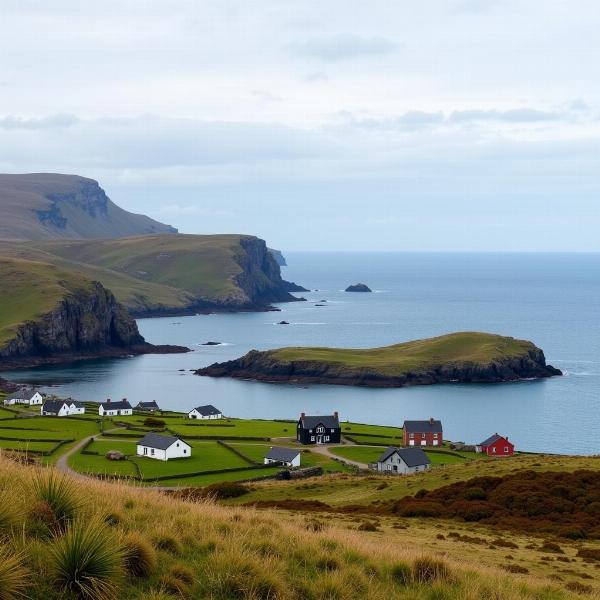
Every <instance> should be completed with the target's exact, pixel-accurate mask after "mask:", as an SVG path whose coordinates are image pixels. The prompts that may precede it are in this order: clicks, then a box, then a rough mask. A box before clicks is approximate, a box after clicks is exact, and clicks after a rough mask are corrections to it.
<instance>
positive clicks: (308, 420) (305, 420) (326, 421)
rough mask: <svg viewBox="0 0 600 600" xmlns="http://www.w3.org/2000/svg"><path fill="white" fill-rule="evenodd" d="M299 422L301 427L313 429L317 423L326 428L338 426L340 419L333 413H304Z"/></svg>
mask: <svg viewBox="0 0 600 600" xmlns="http://www.w3.org/2000/svg"><path fill="white" fill-rule="evenodd" d="M300 423H301V424H302V428H303V429H315V427H317V426H318V425H323V427H326V428H327V429H339V428H340V420H339V419H338V418H337V417H336V416H335V415H304V416H303V417H300Z"/></svg>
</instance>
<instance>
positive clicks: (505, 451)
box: [504, 446, 508, 454]
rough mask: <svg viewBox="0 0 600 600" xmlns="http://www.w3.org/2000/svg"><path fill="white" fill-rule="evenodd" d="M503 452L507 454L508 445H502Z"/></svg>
mask: <svg viewBox="0 0 600 600" xmlns="http://www.w3.org/2000/svg"><path fill="white" fill-rule="evenodd" d="M504 454H508V446H504Z"/></svg>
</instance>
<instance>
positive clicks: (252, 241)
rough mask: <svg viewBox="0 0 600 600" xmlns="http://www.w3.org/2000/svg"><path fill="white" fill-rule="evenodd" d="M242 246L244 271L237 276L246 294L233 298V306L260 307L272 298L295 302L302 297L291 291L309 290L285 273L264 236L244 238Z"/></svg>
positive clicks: (244, 307) (237, 259) (241, 256)
mask: <svg viewBox="0 0 600 600" xmlns="http://www.w3.org/2000/svg"><path fill="white" fill-rule="evenodd" d="M240 246H241V249H242V250H243V252H240V253H239V254H238V256H237V258H236V261H237V263H238V264H239V265H240V267H241V269H242V272H241V273H240V274H239V275H237V276H236V277H235V282H236V284H237V286H238V287H239V289H240V290H241V291H242V292H243V294H242V295H241V296H240V297H233V298H232V300H233V302H232V308H237V309H256V308H265V307H267V306H268V305H269V304H270V303H272V302H295V301H297V300H299V298H296V297H295V296H292V295H291V294H290V292H306V291H308V290H306V289H305V288H303V287H301V286H299V285H296V284H295V283H292V282H289V281H285V280H284V279H283V278H282V277H281V270H280V269H279V265H278V264H277V261H276V260H275V259H274V258H273V255H272V253H271V252H270V251H269V249H268V248H267V245H266V243H265V241H264V240H261V239H260V238H255V237H246V238H241V239H240ZM235 304H237V306H235Z"/></svg>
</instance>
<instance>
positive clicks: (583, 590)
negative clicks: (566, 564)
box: [565, 581, 592, 594]
mask: <svg viewBox="0 0 600 600" xmlns="http://www.w3.org/2000/svg"><path fill="white" fill-rule="evenodd" d="M565 587H566V588H567V589H568V590H569V591H570V592H576V593H577V594H591V593H592V586H591V585H586V584H585V583H581V582H579V581H569V583H567V584H566V585H565Z"/></svg>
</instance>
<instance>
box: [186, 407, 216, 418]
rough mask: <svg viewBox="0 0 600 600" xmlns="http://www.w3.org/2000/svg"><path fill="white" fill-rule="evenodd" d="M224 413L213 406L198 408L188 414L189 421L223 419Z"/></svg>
mask: <svg viewBox="0 0 600 600" xmlns="http://www.w3.org/2000/svg"><path fill="white" fill-rule="evenodd" d="M222 418H223V413H222V412H221V411H220V410H219V409H218V408H215V407H214V406H213V405H212V404H206V405H205V406H197V407H196V408H192V410H190V412H189V413H188V419H222Z"/></svg>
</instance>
